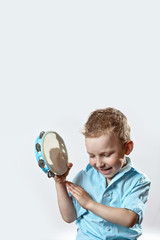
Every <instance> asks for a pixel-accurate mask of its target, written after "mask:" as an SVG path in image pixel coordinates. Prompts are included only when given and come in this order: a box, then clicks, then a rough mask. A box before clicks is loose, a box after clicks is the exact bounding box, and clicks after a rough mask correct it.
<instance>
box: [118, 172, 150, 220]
mask: <svg viewBox="0 0 160 240" xmlns="http://www.w3.org/2000/svg"><path fill="white" fill-rule="evenodd" d="M150 184H151V182H150V181H149V179H147V178H146V177H144V176H143V177H141V178H140V179H139V180H138V181H137V183H136V184H135V185H134V187H133V188H132V189H131V191H130V192H129V193H128V194H127V196H126V197H125V198H124V200H123V203H122V205H121V207H122V208H126V209H129V210H132V211H134V212H136V213H137V214H138V215H139V219H138V223H141V222H142V220H143V215H144V211H145V205H146V202H147V199H148V194H149V189H150Z"/></svg>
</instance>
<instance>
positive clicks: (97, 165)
mask: <svg viewBox="0 0 160 240" xmlns="http://www.w3.org/2000/svg"><path fill="white" fill-rule="evenodd" d="M103 166H104V162H103V160H102V158H101V157H96V167H97V168H101V167H103Z"/></svg>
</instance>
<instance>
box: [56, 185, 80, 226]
mask: <svg viewBox="0 0 160 240" xmlns="http://www.w3.org/2000/svg"><path fill="white" fill-rule="evenodd" d="M55 184H56V191H57V199H58V206H59V210H60V213H61V216H62V218H63V220H64V221H65V222H68V223H71V222H73V221H75V220H76V218H77V217H76V211H75V208H74V206H73V203H72V200H71V198H70V197H69V195H68V192H67V189H66V186H65V183H57V182H56V183H55Z"/></svg>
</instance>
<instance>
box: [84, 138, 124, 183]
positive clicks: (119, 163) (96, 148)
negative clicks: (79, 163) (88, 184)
mask: <svg viewBox="0 0 160 240" xmlns="http://www.w3.org/2000/svg"><path fill="white" fill-rule="evenodd" d="M85 144H86V148H87V152H88V154H89V163H90V165H91V166H92V167H94V168H95V169H96V170H97V171H98V172H100V173H101V174H102V175H103V176H104V177H105V178H106V179H107V181H108V183H109V182H110V180H111V179H112V178H113V177H114V176H115V174H116V173H118V172H119V170H120V169H121V168H122V167H123V166H125V164H126V161H125V147H124V146H122V144H121V142H120V140H119V139H118V137H117V136H116V135H115V134H114V133H112V134H111V135H102V136H100V137H95V138H85Z"/></svg>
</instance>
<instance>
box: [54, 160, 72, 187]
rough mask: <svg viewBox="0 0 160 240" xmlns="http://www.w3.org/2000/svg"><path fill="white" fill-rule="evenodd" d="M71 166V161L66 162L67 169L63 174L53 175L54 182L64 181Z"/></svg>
mask: <svg viewBox="0 0 160 240" xmlns="http://www.w3.org/2000/svg"><path fill="white" fill-rule="evenodd" d="M72 166H73V164H72V163H68V169H67V171H66V172H65V173H64V174H63V175H61V176H58V175H55V176H54V180H55V182H58V183H64V182H65V181H66V177H67V176H68V174H69V171H70V170H71V168H72Z"/></svg>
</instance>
